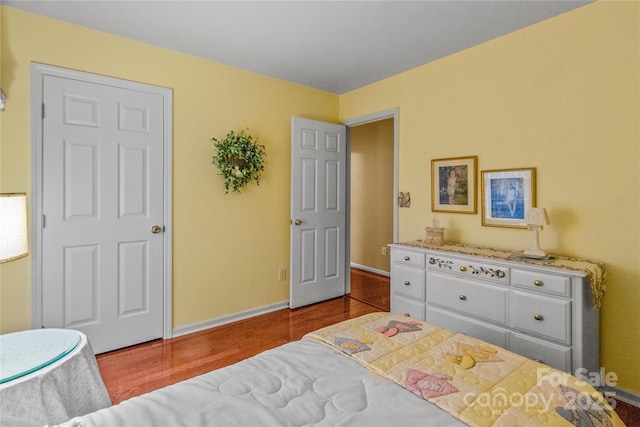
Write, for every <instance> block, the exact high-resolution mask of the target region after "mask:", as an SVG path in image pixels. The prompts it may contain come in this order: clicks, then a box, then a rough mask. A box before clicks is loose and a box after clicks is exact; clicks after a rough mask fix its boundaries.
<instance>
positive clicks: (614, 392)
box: [605, 386, 640, 408]
mask: <svg viewBox="0 0 640 427" xmlns="http://www.w3.org/2000/svg"><path fill="white" fill-rule="evenodd" d="M605 392H606V393H607V395H609V396H611V397H613V398H614V399H616V400H620V401H622V402H624V403H628V404H629V405H633V406H635V407H636V408H640V394H638V393H636V392H634V391H631V390H625V389H623V388H620V387H613V386H608V387H606V388H605Z"/></svg>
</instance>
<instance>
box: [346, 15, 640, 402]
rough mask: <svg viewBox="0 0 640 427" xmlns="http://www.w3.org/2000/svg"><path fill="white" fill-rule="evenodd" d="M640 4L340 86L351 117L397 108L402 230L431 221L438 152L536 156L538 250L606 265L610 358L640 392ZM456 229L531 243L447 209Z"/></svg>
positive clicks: (505, 162)
mask: <svg viewBox="0 0 640 427" xmlns="http://www.w3.org/2000/svg"><path fill="white" fill-rule="evenodd" d="M638 17H639V6H638V3H637V2H598V3H594V4H590V5H588V6H584V7H581V8H579V9H577V10H575V11H573V12H570V13H567V14H564V15H560V16H558V17H556V18H554V19H550V20H547V21H544V22H542V23H539V24H537V25H533V26H531V27H528V28H525V29H523V30H520V31H517V32H515V33H512V34H509V35H506V36H504V37H501V38H498V39H496V40H493V41H490V42H487V43H484V44H482V45H480V46H477V47H474V48H471V49H468V50H465V51H462V52H459V53H457V54H455V55H451V56H449V57H447V58H444V59H442V60H439V61H437V62H434V63H431V64H427V65H424V66H421V67H419V68H416V69H413V70H410V71H408V72H405V73H402V74H400V75H397V76H394V77H392V78H388V79H386V80H383V81H380V82H377V83H374V84H372V85H370V86H367V87H365V88H361V89H359V90H355V91H352V92H350V93H347V94H345V95H343V96H341V97H340V116H341V119H343V120H347V119H350V118H352V117H359V116H362V115H364V114H368V113H371V112H374V111H381V110H385V109H388V108H392V107H398V108H399V126H400V127H399V135H400V140H399V151H400V160H399V162H400V164H399V174H400V176H399V180H400V182H399V186H400V188H401V189H402V190H403V191H410V192H411V195H412V204H411V208H409V209H400V218H399V226H400V230H399V233H400V241H403V240H405V241H406V240H413V239H416V238H422V237H424V228H425V226H426V225H428V224H429V223H430V222H431V219H432V217H433V216H434V213H432V212H431V206H430V203H431V202H430V200H431V189H430V160H431V159H434V158H447V157H457V156H469V155H478V168H479V169H480V170H491V169H504V168H518V167H535V168H536V169H537V177H538V185H537V195H538V206H541V207H545V208H547V209H548V211H549V214H550V217H551V225H550V226H548V227H545V229H544V231H543V232H542V233H541V235H540V244H541V247H543V248H545V249H548V250H550V251H552V252H555V253H561V254H566V255H573V256H579V257H584V258H593V259H598V260H601V261H603V262H604V263H605V265H606V269H607V271H608V279H609V280H608V291H607V295H606V297H605V300H604V306H603V308H602V311H601V315H600V318H601V340H600V342H601V365H602V366H604V367H605V368H606V369H607V370H608V371H614V372H616V373H617V375H618V376H619V386H620V387H622V388H626V389H630V390H634V391H636V392H639V391H640V369H638V368H640V364H639V363H638V360H640V359H639V357H638V355H639V354H640V334H638V330H639V328H640V310H639V309H638V307H639V306H640V272H639V266H640V172H639V171H640V128H639V126H640V108H639V101H640V89H639V81H640V57H639V56H640V34H639V22H638V21H639V20H638ZM437 216H438V217H439V218H440V220H441V223H442V225H443V226H444V227H447V229H446V230H445V237H446V238H447V239H451V240H456V241H460V242H464V243H469V244H479V245H488V246H495V247H502V248H506V249H514V250H521V249H526V248H527V247H528V246H529V243H530V236H529V234H528V231H526V230H520V229H507V228H497V227H485V226H482V225H481V217H480V214H479V213H478V215H462V214H442V213H438V215H437Z"/></svg>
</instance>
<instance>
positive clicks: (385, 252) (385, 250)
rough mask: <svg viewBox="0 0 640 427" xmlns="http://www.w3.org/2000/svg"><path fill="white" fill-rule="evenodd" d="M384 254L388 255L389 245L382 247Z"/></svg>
mask: <svg viewBox="0 0 640 427" xmlns="http://www.w3.org/2000/svg"><path fill="white" fill-rule="evenodd" d="M382 255H387V247H386V246H383V247H382Z"/></svg>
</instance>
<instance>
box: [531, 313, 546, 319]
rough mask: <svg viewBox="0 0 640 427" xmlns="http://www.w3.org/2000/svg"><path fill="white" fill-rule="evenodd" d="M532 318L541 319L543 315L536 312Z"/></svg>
mask: <svg viewBox="0 0 640 427" xmlns="http://www.w3.org/2000/svg"><path fill="white" fill-rule="evenodd" d="M533 318H534V319H536V320H542V319H544V317H542V314H538V313H536V314H534V315H533Z"/></svg>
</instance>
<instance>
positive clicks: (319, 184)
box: [289, 117, 347, 308]
mask: <svg viewBox="0 0 640 427" xmlns="http://www.w3.org/2000/svg"><path fill="white" fill-rule="evenodd" d="M291 142H292V146H291V275H290V278H291V286H290V298H289V299H290V301H289V304H290V307H291V308H296V307H301V306H304V305H308V304H312V303H315V302H319V301H324V300H327V299H330V298H335V297H338V296H341V295H344V294H345V293H346V273H347V271H346V247H345V246H346V200H347V198H346V191H347V181H346V178H347V177H346V162H347V146H346V145H347V137H346V127H345V126H342V125H336V124H332V123H325V122H319V121H315V120H309V119H304V118H300V117H293V118H292V121H291Z"/></svg>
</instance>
